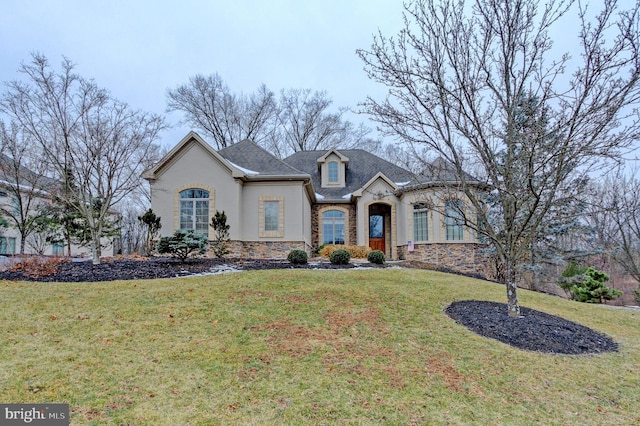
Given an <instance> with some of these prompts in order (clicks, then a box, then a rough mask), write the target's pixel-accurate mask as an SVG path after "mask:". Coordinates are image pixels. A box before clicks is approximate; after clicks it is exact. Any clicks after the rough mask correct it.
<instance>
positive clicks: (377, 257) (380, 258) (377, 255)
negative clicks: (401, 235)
mask: <svg viewBox="0 0 640 426" xmlns="http://www.w3.org/2000/svg"><path fill="white" fill-rule="evenodd" d="M367 260H368V261H369V262H371V263H375V264H378V265H382V264H383V263H384V262H385V260H386V259H385V256H384V253H383V252H381V251H380V250H372V251H370V252H369V254H368V255H367Z"/></svg>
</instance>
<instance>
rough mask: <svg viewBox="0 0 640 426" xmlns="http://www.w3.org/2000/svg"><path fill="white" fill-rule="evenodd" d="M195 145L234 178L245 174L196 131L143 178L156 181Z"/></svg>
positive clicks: (186, 137) (143, 175)
mask: <svg viewBox="0 0 640 426" xmlns="http://www.w3.org/2000/svg"><path fill="white" fill-rule="evenodd" d="M193 144H196V145H198V146H199V147H200V148H202V149H203V150H204V151H205V152H206V153H207V154H209V155H210V156H211V157H213V158H214V159H216V160H218V162H219V163H220V164H221V165H222V166H223V167H224V168H225V169H226V170H227V171H228V172H229V173H230V174H231V175H232V176H233V177H240V176H243V175H244V172H242V171H241V170H239V169H238V168H236V167H234V166H233V165H232V164H229V162H228V161H226V160H225V159H224V158H223V157H221V156H220V154H218V153H217V152H216V150H215V149H213V147H212V146H211V145H209V144H208V143H207V142H205V141H204V139H202V137H200V135H199V134H197V133H196V132H194V131H190V132H189V133H188V134H187V135H186V136H185V137H184V138H182V140H181V141H180V142H179V143H178V144H177V145H176V146H174V147H173V149H172V150H171V151H169V152H168V153H167V154H166V155H165V156H164V157H162V159H161V160H160V161H158V163H157V164H156V165H155V166H153V167H152V168H150V169H149V170H146V171H145V172H144V173H143V174H142V177H143V178H144V179H156V178H157V177H158V175H159V174H161V173H162V171H163V170H165V169H166V168H167V167H170V166H171V164H173V163H174V162H175V161H176V160H177V159H178V158H179V157H180V156H181V154H182V153H183V152H184V151H185V150H186V149H188V148H190V147H191V146H192V145H193Z"/></svg>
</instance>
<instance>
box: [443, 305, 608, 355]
mask: <svg viewBox="0 0 640 426" xmlns="http://www.w3.org/2000/svg"><path fill="white" fill-rule="evenodd" d="M445 312H446V313H447V315H449V316H450V317H451V318H452V319H453V320H455V321H456V322H457V323H459V324H462V325H464V326H465V327H467V328H468V329H469V330H471V331H473V332H474V333H477V334H479V335H481V336H484V337H489V338H491V339H496V340H499V341H501V342H503V343H506V344H508V345H511V346H515V347H516V348H520V349H524V350H528V351H536V352H547V353H554V354H566V355H580V354H592V353H600V352H611V351H617V350H618V344H617V343H616V342H614V341H613V340H611V339H610V338H608V337H606V336H604V335H602V334H600V333H598V332H596V331H594V330H592V329H590V328H588V327H585V326H582V325H580V324H576V323H575V322H571V321H568V320H566V319H562V318H560V317H557V316H554V315H549V314H545V313H544V312H540V311H536V310H533V309H529V308H524V307H521V308H520V313H521V314H522V316H520V317H510V316H509V313H508V309H507V305H506V304H504V303H496V302H486V301H478V300H468V301H461V302H454V303H452V304H451V305H449V306H448V307H447V308H446V309H445Z"/></svg>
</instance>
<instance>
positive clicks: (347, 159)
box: [318, 148, 349, 165]
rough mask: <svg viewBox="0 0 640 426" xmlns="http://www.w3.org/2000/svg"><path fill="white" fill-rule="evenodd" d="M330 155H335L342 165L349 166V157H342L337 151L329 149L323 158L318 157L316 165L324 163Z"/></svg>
mask: <svg viewBox="0 0 640 426" xmlns="http://www.w3.org/2000/svg"><path fill="white" fill-rule="evenodd" d="M332 154H334V155H336V156H337V157H338V158H339V159H340V162H342V163H344V164H349V157H347V156H346V155H343V154H342V153H341V152H340V151H338V150H337V149H335V148H331V149H330V150H329V151H327V152H326V153H325V154H324V155H323V156H321V157H318V165H320V164H322V163H325V162H326V161H327V158H329V157H330V156H331V155H332Z"/></svg>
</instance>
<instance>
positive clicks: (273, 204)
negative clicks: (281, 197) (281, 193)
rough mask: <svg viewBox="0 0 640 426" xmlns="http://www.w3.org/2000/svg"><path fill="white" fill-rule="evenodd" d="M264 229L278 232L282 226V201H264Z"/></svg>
mask: <svg viewBox="0 0 640 426" xmlns="http://www.w3.org/2000/svg"><path fill="white" fill-rule="evenodd" d="M263 203H264V204H263V206H264V231H265V232H277V231H278V228H279V226H280V201H264V202H263Z"/></svg>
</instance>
